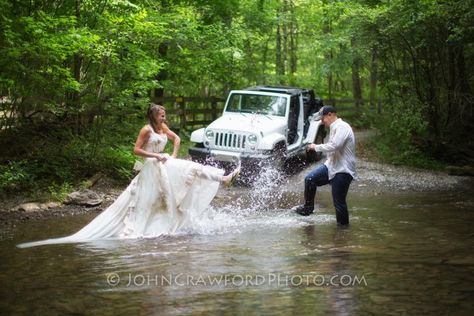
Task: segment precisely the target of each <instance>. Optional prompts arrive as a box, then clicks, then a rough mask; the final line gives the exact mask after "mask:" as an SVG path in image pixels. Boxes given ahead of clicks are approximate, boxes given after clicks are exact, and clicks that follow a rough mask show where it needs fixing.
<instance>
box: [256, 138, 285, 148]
mask: <svg viewBox="0 0 474 316" xmlns="http://www.w3.org/2000/svg"><path fill="white" fill-rule="evenodd" d="M279 142H283V143H285V144H286V138H285V137H284V136H283V135H281V134H272V135H268V136H265V137H264V138H262V140H261V142H260V144H259V149H262V150H272V149H273V148H274V147H275V144H277V143H279Z"/></svg>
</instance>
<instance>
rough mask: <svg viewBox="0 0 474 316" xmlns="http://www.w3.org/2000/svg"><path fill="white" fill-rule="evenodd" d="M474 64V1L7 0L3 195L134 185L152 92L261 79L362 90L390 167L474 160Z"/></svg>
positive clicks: (2, 6)
mask: <svg viewBox="0 0 474 316" xmlns="http://www.w3.org/2000/svg"><path fill="white" fill-rule="evenodd" d="M473 66H474V0H459V1H454V0H346V1H343V0H339V1H336V0H225V1H212V0H195V1H184V0H183V1H180V0H175V1H172V0H161V1H153V0H135V1H132V0H130V1H127V0H41V1H40V0H0V194H12V193H15V192H19V191H22V192H29V193H31V194H35V192H36V194H38V192H42V193H45V192H46V193H48V194H49V195H50V196H52V197H56V198H58V199H61V198H62V197H63V196H64V193H65V192H68V191H69V190H70V189H71V188H73V187H75V186H77V185H80V184H81V183H82V182H83V181H85V180H87V179H88V178H90V177H91V176H93V175H95V174H97V173H98V172H101V173H105V174H107V175H109V176H112V177H115V178H121V179H124V180H125V179H127V180H128V179H130V177H131V176H132V165H133V162H134V161H135V157H134V156H133V154H132V148H133V144H134V141H135V137H136V135H137V133H138V130H139V129H140V127H141V126H142V125H143V124H144V123H145V122H146V119H145V113H146V108H147V106H148V104H149V102H150V100H151V98H153V97H156V96H200V97H208V96H215V97H219V98H225V96H226V94H227V92H228V91H229V90H231V89H239V88H244V87H247V86H253V85H262V84H267V85H288V86H298V87H305V88H313V89H314V90H315V91H316V93H317V94H318V95H319V96H320V97H322V98H323V99H324V100H330V99H335V98H352V99H354V100H357V101H356V102H355V103H356V104H354V107H356V109H357V112H356V115H354V116H352V117H350V118H348V119H349V121H350V123H351V124H352V125H353V126H355V127H360V128H374V129H376V130H377V137H376V138H375V139H374V140H373V143H372V147H373V148H374V150H376V151H377V154H378V155H379V156H380V157H383V158H384V159H386V161H388V162H391V163H396V164H406V165H413V166H418V167H425V168H442V167H443V166H445V165H447V164H457V165H466V164H471V165H472V163H473V157H474V154H473V153H474V143H473V137H472V136H471V131H472V130H473V127H474V126H473V125H474V123H473V122H474V120H473V103H474V96H473V93H472V86H473V83H474V71H473V70H474V68H473ZM377 104H382V108H380V107H378V106H377ZM187 106H190V107H193V106H196V107H199V106H201V105H199V104H196V105H193V104H189V105H187ZM180 133H181V136H182V139H183V140H184V141H185V146H183V151H182V152H181V156H185V155H186V152H185V149H186V140H188V138H189V130H187V129H183V130H180Z"/></svg>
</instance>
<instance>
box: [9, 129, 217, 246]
mask: <svg viewBox="0 0 474 316" xmlns="http://www.w3.org/2000/svg"><path fill="white" fill-rule="evenodd" d="M166 142H167V137H166V135H165V134H157V133H155V132H154V131H153V130H152V133H151V135H150V137H149V140H148V142H147V144H146V146H145V150H147V151H153V152H158V153H161V152H162V151H163V150H164V147H165V145H166ZM223 175H224V170H221V169H218V168H215V167H211V166H204V165H201V164H198V163H195V162H193V161H189V160H182V159H174V158H172V157H168V160H167V161H166V162H164V163H162V162H160V161H158V160H157V159H155V158H146V159H145V160H144V163H143V166H142V168H141V170H140V172H139V173H138V175H137V176H136V177H135V178H134V179H133V180H132V181H131V183H130V184H129V185H128V187H127V188H126V189H125V190H124V191H123V192H122V193H121V194H120V195H119V197H118V198H117V199H116V200H115V202H114V203H113V204H111V205H110V206H109V207H108V208H107V209H106V210H104V211H103V212H102V213H101V214H99V215H98V216H97V217H96V218H95V219H94V220H92V221H91V222H90V223H89V224H88V225H86V226H85V227H83V228H82V229H81V230H79V231H78V232H77V233H75V234H73V235H70V236H67V237H62V238H55V239H47V240H42V241H35V242H28V243H23V244H20V245H18V247H20V248H26V247H33V246H39V245H47V244H58V243H77V242H88V241H93V240H97V239H108V238H140V237H155V236H160V235H163V234H173V233H175V232H176V231H177V230H179V229H180V228H183V227H186V226H187V225H191V223H192V219H193V217H195V216H199V215H200V214H202V212H203V211H204V210H205V209H206V208H207V207H208V206H209V204H210V203H211V201H212V199H213V198H214V197H215V195H216V193H217V190H218V189H219V184H220V181H221V179H222V176H223Z"/></svg>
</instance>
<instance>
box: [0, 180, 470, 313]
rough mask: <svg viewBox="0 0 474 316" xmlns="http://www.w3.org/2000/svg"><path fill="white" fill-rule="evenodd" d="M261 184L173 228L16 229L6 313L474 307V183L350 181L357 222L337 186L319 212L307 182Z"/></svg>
mask: <svg viewBox="0 0 474 316" xmlns="http://www.w3.org/2000/svg"><path fill="white" fill-rule="evenodd" d="M282 187H284V186H282ZM262 190H263V189H262ZM255 191H256V190H255V188H236V189H235V190H230V191H228V192H227V191H225V192H224V193H223V194H222V195H221V196H220V197H219V198H218V199H217V200H216V201H215V203H213V207H212V208H211V209H210V210H209V212H208V213H206V214H203V216H202V217H200V218H197V219H196V226H195V229H194V230H193V231H186V232H181V233H180V234H178V235H175V236H163V237H160V238H153V239H138V240H106V241H95V242H93V243H84V244H76V245H69V244H66V245H51V246H45V247H38V248H31V249H17V248H16V247H15V245H16V244H18V243H19V242H22V241H25V240H38V239H43V238H45V237H50V236H61V235H67V234H69V233H70V232H74V231H76V230H77V229H78V228H80V227H82V226H83V225H84V224H86V223H88V222H89V221H90V219H91V217H92V216H93V215H89V216H80V217H69V218H64V219H60V220H58V219H51V220H41V221H40V220H38V221H32V222H29V223H25V224H22V225H19V226H18V227H15V228H9V229H5V230H3V231H2V233H1V239H0V257H1V260H0V284H2V286H1V287H0V297H1V299H0V314H27V313H36V314H72V313H75V314H112V313H116V312H120V313H122V314H160V315H161V314H163V315H177V314H179V315H181V314H193V315H196V314H198V315H199V314H209V313H229V312H231V313H235V314H256V313H257V314H282V315H283V314H284V315H287V314H289V313H302V314H303V313H304V314H309V313H310V314H336V315H353V314H432V313H440V314H468V313H469V312H471V311H472V310H473V303H472V302H473V301H474V300H473V290H472V289H473V288H472V284H473V282H474V277H473V275H474V274H473V273H472V272H473V267H474V257H473V255H472V251H471V248H472V244H473V241H474V240H473V239H474V234H473V231H472V228H471V224H470V223H472V221H473V219H474V218H473V217H474V213H473V212H472V205H473V198H472V197H468V198H467V199H466V198H465V197H463V196H462V195H461V194H459V195H457V194H451V195H448V194H440V195H433V194H427V195H423V194H415V193H412V194H405V195H401V194H399V195H383V196H371V195H369V194H355V193H352V194H351V195H350V196H349V199H350V205H351V207H352V209H351V225H350V226H349V227H348V228H347V229H340V228H338V227H337V226H336V224H335V216H334V210H333V209H332V204H331V200H330V198H331V197H330V193H329V192H321V194H320V196H319V198H320V200H319V203H320V210H319V212H318V213H316V214H315V215H312V216H309V217H300V216H297V215H296V214H292V213H291V212H290V211H289V210H288V209H289V207H291V206H293V205H295V204H297V203H298V202H299V199H300V196H299V195H298V194H293V193H291V192H286V191H283V190H281V189H280V190H279V191H278V189H277V188H276V187H272V191H265V192H266V198H262V197H261V196H260V197H258V198H257V197H256V196H257V195H258V194H257V193H256V192H255ZM261 192H263V191H260V193H261ZM272 192H275V193H274V194H272ZM275 196H277V198H275ZM334 276H338V278H335V279H332V280H331V277H334ZM343 276H344V278H341V277H343ZM278 277H279V279H278ZM162 278H165V280H167V281H165V280H163V279H162ZM305 278H306V279H305ZM349 278H351V279H349ZM356 278H359V279H358V281H360V282H357V281H356V280H355V279H356ZM362 278H364V279H362ZM211 280H214V282H212V283H211ZM219 280H220V282H218V281H219ZM225 280H227V283H225ZM331 281H332V282H334V283H335V284H331ZM351 282H355V283H351Z"/></svg>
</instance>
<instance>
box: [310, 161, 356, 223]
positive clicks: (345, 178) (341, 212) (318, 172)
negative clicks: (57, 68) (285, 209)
mask: <svg viewBox="0 0 474 316" xmlns="http://www.w3.org/2000/svg"><path fill="white" fill-rule="evenodd" d="M351 182H352V176H351V175H350V174H348V173H336V175H335V176H334V178H332V179H331V181H329V176H328V168H327V167H326V166H325V165H322V166H320V167H318V168H316V169H314V170H313V171H311V172H310V173H309V174H308V175H307V176H306V177H305V179H304V199H305V203H304V207H305V210H308V211H310V210H311V211H312V210H314V198H315V196H316V189H317V187H319V186H322V185H326V184H331V188H332V201H333V204H334V208H335V209H336V220H337V222H338V224H341V225H347V224H349V212H348V211H347V203H346V197H347V192H348V191H349V186H350V184H351Z"/></svg>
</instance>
